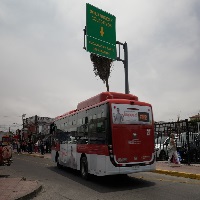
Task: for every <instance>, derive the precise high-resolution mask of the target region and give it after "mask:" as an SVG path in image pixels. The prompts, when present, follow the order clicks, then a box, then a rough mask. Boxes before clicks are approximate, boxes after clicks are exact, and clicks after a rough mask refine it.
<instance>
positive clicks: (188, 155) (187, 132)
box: [185, 119, 190, 165]
mask: <svg viewBox="0 0 200 200" xmlns="http://www.w3.org/2000/svg"><path fill="white" fill-rule="evenodd" d="M185 122H186V140H187V145H186V147H187V160H188V165H190V142H189V125H188V119H185Z"/></svg>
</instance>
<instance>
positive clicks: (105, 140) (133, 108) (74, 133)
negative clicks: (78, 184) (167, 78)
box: [51, 92, 155, 178]
mask: <svg viewBox="0 0 200 200" xmlns="http://www.w3.org/2000/svg"><path fill="white" fill-rule="evenodd" d="M54 125H55V127H56V130H55V133H54V136H55V138H54V142H53V146H52V151H51V152H52V160H53V161H54V162H56V163H57V166H58V167H60V166H66V167H71V168H73V169H77V170H80V171H81V175H82V177H83V178H87V177H88V174H94V175H97V176H105V175H115V174H129V173H134V172H141V171H153V170H155V152H154V148H155V147H154V121H153V112H152V106H151V105H150V104H149V103H145V102H140V101H138V97H137V96H135V95H131V94H122V93H116V92H102V93H101V94H98V95H96V96H94V97H92V98H90V99H88V100H86V101H83V102H81V103H79V104H78V106H77V109H76V110H73V111H70V112H68V113H65V114H63V115H61V116H58V117H56V118H55V121H54Z"/></svg>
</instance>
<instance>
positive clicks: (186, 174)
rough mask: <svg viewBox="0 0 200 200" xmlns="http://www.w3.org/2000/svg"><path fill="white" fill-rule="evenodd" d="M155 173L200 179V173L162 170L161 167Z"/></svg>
mask: <svg viewBox="0 0 200 200" xmlns="http://www.w3.org/2000/svg"><path fill="white" fill-rule="evenodd" d="M154 173H158V174H166V175H171V176H177V177H184V178H190V179H197V180H200V174H191V173H185V172H177V171H169V170H161V169H156V170H155V171H154Z"/></svg>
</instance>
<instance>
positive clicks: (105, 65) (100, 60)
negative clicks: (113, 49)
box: [90, 53, 113, 92]
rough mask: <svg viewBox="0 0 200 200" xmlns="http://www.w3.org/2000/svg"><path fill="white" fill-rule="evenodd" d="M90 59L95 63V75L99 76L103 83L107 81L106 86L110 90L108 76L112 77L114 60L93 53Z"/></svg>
mask: <svg viewBox="0 0 200 200" xmlns="http://www.w3.org/2000/svg"><path fill="white" fill-rule="evenodd" d="M90 59H91V61H92V63H93V67H94V68H93V71H94V74H95V76H99V77H100V79H101V80H102V81H103V83H106V88H107V91H108V92H109V84H108V78H109V77H110V72H111V67H112V62H113V60H112V59H109V58H105V57H102V56H99V55H96V54H93V53H91V54H90Z"/></svg>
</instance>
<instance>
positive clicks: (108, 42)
mask: <svg viewBox="0 0 200 200" xmlns="http://www.w3.org/2000/svg"><path fill="white" fill-rule="evenodd" d="M115 22H116V18H115V16H114V15H111V14H109V13H107V12H105V11H103V10H101V9H98V8H96V7H95V6H92V5H90V4H88V3H87V4H86V37H87V43H86V50H87V51H89V52H91V53H94V54H98V55H100V56H103V57H106V58H109V59H112V60H116V55H117V53H116V29H115Z"/></svg>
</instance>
